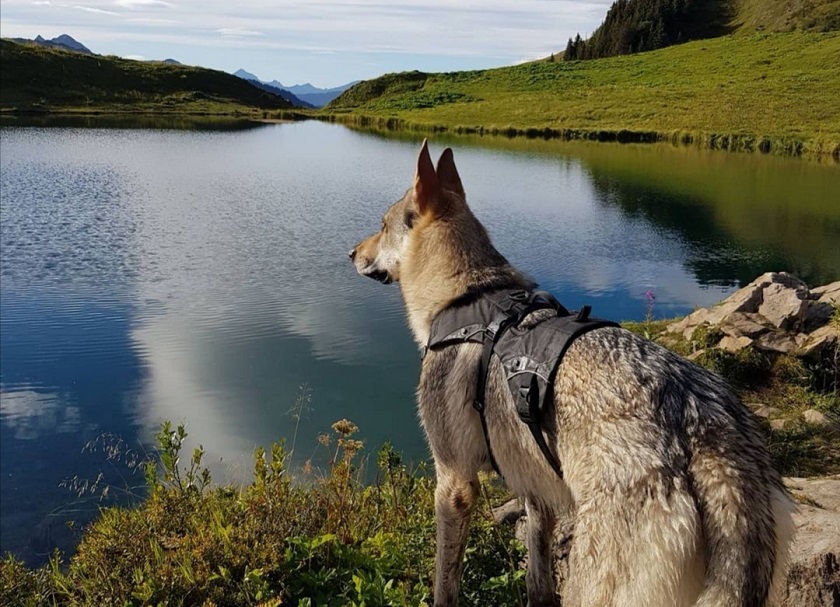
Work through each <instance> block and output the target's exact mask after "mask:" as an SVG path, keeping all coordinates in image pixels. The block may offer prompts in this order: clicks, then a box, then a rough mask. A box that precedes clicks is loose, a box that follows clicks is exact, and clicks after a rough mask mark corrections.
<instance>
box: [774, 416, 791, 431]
mask: <svg viewBox="0 0 840 607" xmlns="http://www.w3.org/2000/svg"><path fill="white" fill-rule="evenodd" d="M787 425H788V420H786V419H771V420H770V427H771V428H772V429H773V430H776V431H777V432H778V431H781V430H784V429H785V428H787Z"/></svg>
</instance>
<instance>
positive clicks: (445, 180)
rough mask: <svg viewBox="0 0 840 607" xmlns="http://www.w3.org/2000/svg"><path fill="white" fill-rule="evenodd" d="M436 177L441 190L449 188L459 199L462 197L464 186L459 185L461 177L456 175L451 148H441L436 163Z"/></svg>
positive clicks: (456, 170)
mask: <svg viewBox="0 0 840 607" xmlns="http://www.w3.org/2000/svg"><path fill="white" fill-rule="evenodd" d="M437 177H438V181H439V182H440V187H441V189H442V190H449V191H450V192H453V193H455V194H457V195H458V196H459V197H460V198H461V200H463V199H464V186H463V185H461V178H460V177H459V176H458V169H456V168H455V157H454V156H453V155H452V148H446V149H445V150H443V154H441V155H440V160H438V165H437Z"/></svg>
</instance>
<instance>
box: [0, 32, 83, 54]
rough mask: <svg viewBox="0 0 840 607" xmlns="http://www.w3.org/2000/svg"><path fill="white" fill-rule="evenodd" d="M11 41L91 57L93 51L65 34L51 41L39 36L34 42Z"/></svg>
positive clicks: (21, 39) (26, 39)
mask: <svg viewBox="0 0 840 607" xmlns="http://www.w3.org/2000/svg"><path fill="white" fill-rule="evenodd" d="M11 40H13V41H14V42H18V43H21V44H27V43H28V44H37V45H38V46H43V47H45V48H56V49H59V50H63V51H73V52H75V53H85V54H86V55H93V51H91V50H90V49H89V48H88V47H86V46H85V45H84V44H82V43H81V42H79V41H78V40H75V39H74V38H73V37H72V36H68V35H67V34H61V35H60V36H58V37H56V38H53V39H52V40H47V39H46V38H44V37H43V36H41V35H40V34H39V35H37V36H35V39H34V40H30V39H28V38H11Z"/></svg>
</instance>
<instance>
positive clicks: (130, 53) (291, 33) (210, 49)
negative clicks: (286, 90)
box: [0, 0, 612, 88]
mask: <svg viewBox="0 0 840 607" xmlns="http://www.w3.org/2000/svg"><path fill="white" fill-rule="evenodd" d="M611 4H612V0H463V1H457V2H454V1H445V0H425V1H422V2H408V1H404V0H302V1H299V2H287V1H283V0H278V1H271V0H2V2H0V35H2V36H3V37H10V38H34V37H35V36H37V35H39V34H40V35H41V36H43V37H45V38H48V39H49V38H54V37H56V36H58V35H60V34H69V35H70V36H72V37H73V38H75V39H76V40H78V41H79V42H81V43H82V44H84V45H85V46H87V47H88V48H89V49H91V50H92V51H93V52H94V53H99V54H105V55H119V56H122V57H129V58H133V59H158V60H162V59H167V58H172V59H176V60H178V61H180V62H181V63H186V64H189V65H200V66H204V67H210V68H214V69H220V70H224V71H226V72H234V71H236V70H237V69H239V68H243V69H245V70H247V71H249V72H251V73H253V74H256V75H257V76H258V77H259V78H260V79H262V80H279V81H280V82H281V83H283V84H284V85H286V86H291V85H294V84H302V83H304V82H310V83H312V84H314V85H315V86H318V87H322V88H326V87H332V86H339V85H342V84H345V83H347V82H351V81H354V80H364V79H369V78H374V77H376V76H379V75H382V74H384V73H388V72H399V71H406V70H415V69H416V70H421V71H435V72H438V71H455V70H467V69H481V68H488V67H498V66H502V65H512V64H516V63H521V62H523V61H529V60H532V59H537V58H540V57H547V56H548V55H550V54H551V53H552V52H558V51H562V50H563V49H564V48H565V46H566V41H567V40H568V38H569V37H573V36H574V35H575V34H576V33H578V32H580V33H581V35H582V36H584V37H586V36H587V35H588V34H590V33H591V32H592V31H593V30H594V29H595V28H596V27H597V26H598V25H599V24H600V23H601V21H603V18H604V16H605V14H606V12H607V8H609V6H610V5H611Z"/></svg>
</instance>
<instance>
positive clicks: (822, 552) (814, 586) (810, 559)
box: [782, 476, 840, 607]
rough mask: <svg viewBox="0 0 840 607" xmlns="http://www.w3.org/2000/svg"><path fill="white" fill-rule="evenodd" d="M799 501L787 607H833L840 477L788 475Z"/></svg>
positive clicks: (838, 571)
mask: <svg viewBox="0 0 840 607" xmlns="http://www.w3.org/2000/svg"><path fill="white" fill-rule="evenodd" d="M785 484H786V485H787V487H788V489H790V491H791V493H793V495H794V497H795V498H796V499H797V501H798V502H799V505H798V508H797V512H796V513H795V514H794V515H793V520H794V525H795V526H796V536H795V538H794V541H793V545H792V546H791V553H790V569H789V571H788V579H787V588H786V589H785V596H784V597H783V601H782V605H783V606H784V607H805V606H809V607H810V606H812V605H813V606H818V607H834V606H835V605H837V602H836V601H837V598H838V596H840V476H830V477H826V478H817V479H803V478H787V479H785Z"/></svg>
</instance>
